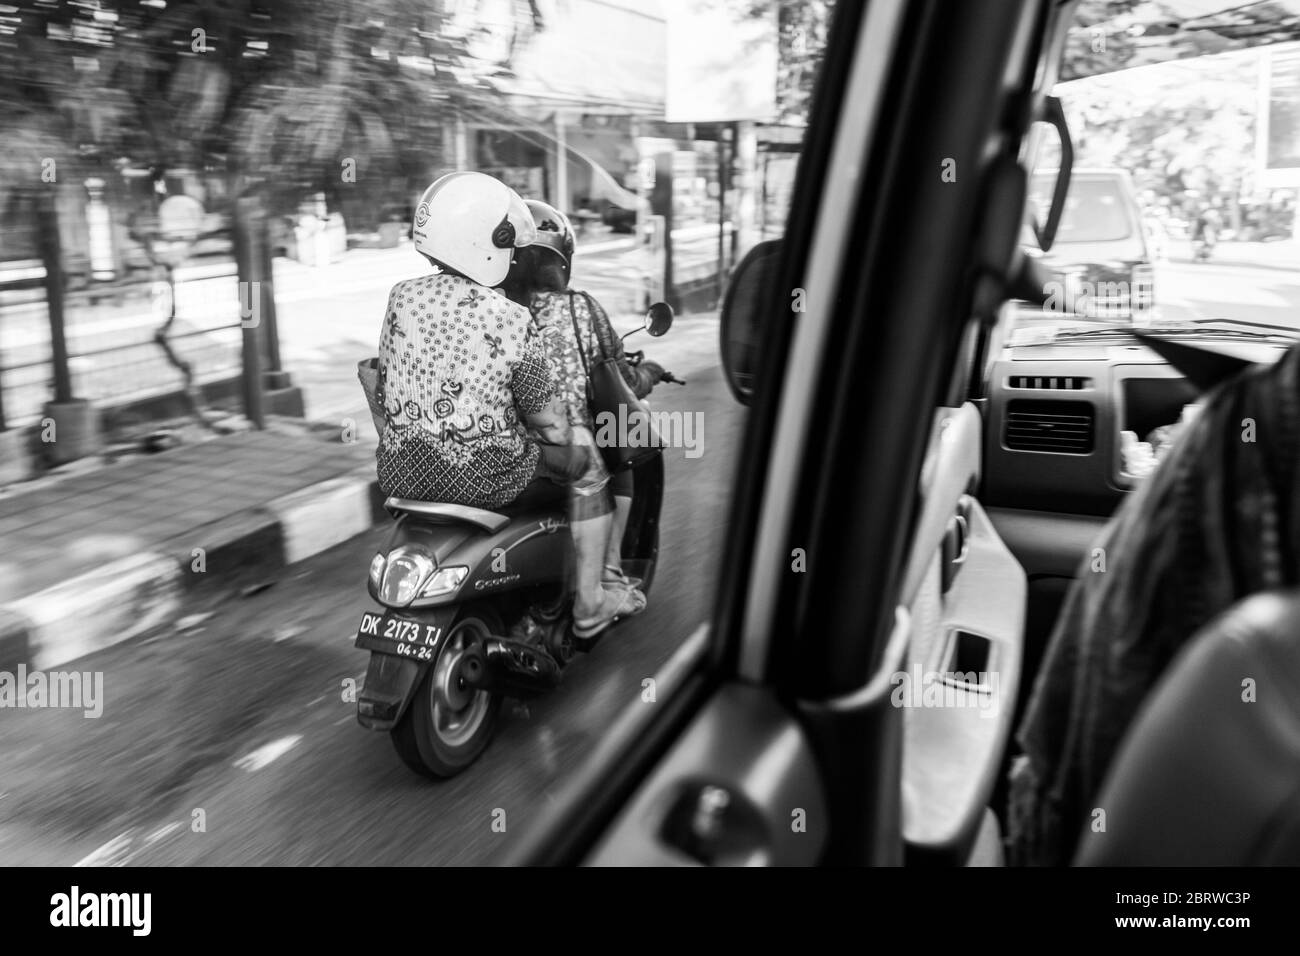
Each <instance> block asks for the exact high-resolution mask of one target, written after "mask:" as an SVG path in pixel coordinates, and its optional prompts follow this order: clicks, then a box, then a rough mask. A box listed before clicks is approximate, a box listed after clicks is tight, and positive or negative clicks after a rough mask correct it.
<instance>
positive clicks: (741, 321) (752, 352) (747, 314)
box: [719, 239, 781, 405]
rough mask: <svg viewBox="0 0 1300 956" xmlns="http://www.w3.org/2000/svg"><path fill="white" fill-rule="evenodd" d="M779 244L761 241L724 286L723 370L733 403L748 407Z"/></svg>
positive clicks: (771, 294)
mask: <svg viewBox="0 0 1300 956" xmlns="http://www.w3.org/2000/svg"><path fill="white" fill-rule="evenodd" d="M780 254H781V241H780V240H779V239H768V240H766V241H764V242H760V243H759V244H758V245H756V246H754V248H752V249H750V250H749V252H747V253H745V257H744V258H743V259H741V260H740V263H739V264H738V265H737V266H736V270H735V271H734V272H733V273H732V274H731V281H730V282H729V283H728V284H727V292H726V295H724V296H723V299H722V314H721V320H720V322H719V326H720V332H721V336H722V343H721V344H722V369H723V371H724V372H725V373H726V376H727V384H728V385H729V386H731V393H732V394H733V395H735V396H736V400H737V401H738V402H740V403H742V404H744V405H748V404H749V402H750V399H751V398H752V397H753V395H754V373H755V372H756V371H757V368H758V343H759V340H760V333H761V332H762V325H761V323H762V320H763V315H764V313H765V312H767V311H768V307H769V306H771V305H772V303H773V302H774V301H775V299H776V295H775V284H776V270H777V264H778V257H779V256H780Z"/></svg>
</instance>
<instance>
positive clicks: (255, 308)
mask: <svg viewBox="0 0 1300 956" xmlns="http://www.w3.org/2000/svg"><path fill="white" fill-rule="evenodd" d="M257 218H258V217H257V200H256V199H254V198H252V197H249V196H241V197H240V198H238V199H236V200H235V221H234V227H235V228H234V245H235V264H236V270H237V272H238V281H239V283H240V288H241V289H247V290H248V296H247V300H246V302H247V306H248V308H249V309H250V310H252V313H253V314H252V316H251V317H249V318H251V319H252V322H251V324H250V322H249V318H246V317H244V315H243V310H242V309H241V312H240V323H239V325H240V334H241V335H240V337H241V339H242V346H243V348H242V354H243V361H242V373H243V374H242V375H241V381H240V386H241V390H242V392H243V399H244V414H245V415H246V416H247V417H248V420H249V421H250V422H252V423H253V426H254V427H255V428H258V429H262V428H265V427H266V416H265V414H264V413H263V410H262V345H261V342H260V339H261V336H260V335H259V332H258V326H259V325H260V324H261V321H260V320H261V310H262V306H263V302H262V301H261V288H260V286H259V285H258V283H257V275H258V273H259V272H260V271H261V268H262V264H261V261H260V252H259V250H258V249H257V247H256V241H255V240H254V239H253V235H254V233H255V230H256V222H257ZM240 298H241V302H243V301H244V297H243V296H241V297H240Z"/></svg>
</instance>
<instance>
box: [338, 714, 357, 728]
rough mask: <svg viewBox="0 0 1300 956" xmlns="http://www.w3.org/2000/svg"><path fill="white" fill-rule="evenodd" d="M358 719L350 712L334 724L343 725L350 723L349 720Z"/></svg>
mask: <svg viewBox="0 0 1300 956" xmlns="http://www.w3.org/2000/svg"><path fill="white" fill-rule="evenodd" d="M356 719H357V718H356V717H355V716H353V715H352V714H348V715H347V716H346V717H340V718H339V719H338V720H336V721H334V726H335V727H342V726H343V725H344V724H346V723H348V722H349V721H353V720H356Z"/></svg>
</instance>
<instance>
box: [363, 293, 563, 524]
mask: <svg viewBox="0 0 1300 956" xmlns="http://www.w3.org/2000/svg"><path fill="white" fill-rule="evenodd" d="M379 377H380V392H381V398H382V402H383V407H384V429H383V434H382V435H381V437H380V442H379V450H378V452H377V461H378V470H379V486H380V488H381V489H382V490H383V492H384V493H385V494H386V495H393V496H397V497H402V498H414V499H418V500H423V501H445V502H451V503H454V504H463V505H470V506H472V507H477V508H497V507H501V506H502V505H505V504H507V503H509V502H510V501H513V500H514V499H515V498H516V497H518V495H519V493H520V492H522V491H523V489H524V487H525V486H526V485H527V484H528V483H529V481H531V480H532V478H533V476H534V473H535V471H536V468H537V459H538V449H537V445H536V444H535V443H534V442H533V441H531V440H530V439H529V438H528V436H527V434H526V432H525V429H524V425H523V422H522V421H521V418H522V417H523V416H527V415H534V414H536V413H538V412H540V411H541V410H542V409H544V408H545V407H546V406H547V405H548V404H549V403H550V401H551V399H552V398H553V396H554V394H555V383H554V379H553V377H552V375H551V372H550V369H549V366H548V365H547V362H546V358H545V356H544V355H543V353H542V351H541V348H540V345H539V343H538V342H537V340H536V338H535V337H534V333H533V330H532V326H531V319H530V316H529V314H528V311H527V310H526V309H524V308H522V307H520V306H518V305H515V304H514V303H513V302H511V301H510V300H509V299H507V298H506V297H505V296H503V295H501V294H500V293H499V292H497V291H495V290H492V289H488V288H486V287H484V286H481V285H478V284H476V283H474V282H471V281H469V280H468V279H465V278H462V277H460V276H453V275H430V276H423V277H420V278H417V279H407V280H405V281H403V282H399V283H398V284H397V285H395V286H394V287H393V290H392V292H391V293H389V297H388V311H387V314H386V317H385V319H384V330H383V333H382V335H381V337H380V340H379Z"/></svg>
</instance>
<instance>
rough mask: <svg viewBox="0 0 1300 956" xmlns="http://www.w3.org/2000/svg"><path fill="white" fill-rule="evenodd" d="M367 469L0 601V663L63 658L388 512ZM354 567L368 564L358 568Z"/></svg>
mask: <svg viewBox="0 0 1300 956" xmlns="http://www.w3.org/2000/svg"><path fill="white" fill-rule="evenodd" d="M385 517H386V516H385V514H384V510H383V497H382V495H381V494H380V492H379V485H378V482H377V481H376V480H375V478H374V470H373V468H371V467H369V466H367V467H366V468H365V469H364V470H361V469H359V470H358V471H357V472H354V473H352V474H348V475H343V476H340V477H338V478H330V479H328V480H326V481H322V482H318V483H317V484H314V485H309V486H308V487H306V488H303V489H302V490H300V491H296V492H292V493H291V494H288V495H285V496H283V497H281V498H277V499H276V500H274V501H272V502H270V503H268V504H267V505H265V506H263V507H261V508H256V509H252V510H249V511H243V512H240V513H238V514H235V515H231V516H229V517H227V518H222V519H220V520H218V521H214V522H211V523H209V524H206V525H200V526H199V527H197V528H195V529H194V530H193V531H192V532H189V533H187V534H185V535H182V536H178V537H175V538H172V539H171V540H169V541H166V542H163V543H161V544H160V545H159V546H158V547H157V549H156V550H153V551H148V552H143V553H140V554H134V555H131V556H130V557H126V558H120V559H118V560H115V561H111V562H109V563H107V564H104V565H102V566H100V567H98V568H95V569H94V570H92V571H87V572H85V573H83V574H79V575H77V576H76V577H74V578H70V579H68V580H66V581H63V582H60V583H59V584H55V585H52V586H50V587H48V588H45V589H44V590H42V591H38V592H37V593H35V594H32V595H29V596H27V597H24V598H18V599H15V600H11V601H8V602H5V603H3V604H0V670H8V669H12V668H14V667H16V666H17V665H18V664H26V665H27V666H28V667H29V668H31V669H35V670H45V669H49V668H53V667H59V666H61V665H63V664H66V663H68V662H70V661H74V660H76V659H78V658H80V657H84V656H86V655H87V654H91V653H94V652H95V651H99V650H103V649H104V648H106V647H112V646H113V645H115V644H120V643H122V642H123V641H127V640H130V639H131V638H133V637H137V636H139V635H140V634H143V633H145V632H146V631H148V630H149V629H150V628H153V627H156V626H157V625H159V624H161V623H163V622H164V621H166V620H167V619H168V617H169V616H171V615H174V614H175V613H176V612H177V611H178V610H179V609H180V607H181V603H182V599H183V598H184V596H185V595H186V594H187V593H188V592H191V591H194V590H196V589H198V588H204V587H212V586H213V584H212V582H219V583H220V584H221V585H222V586H223V587H231V586H235V587H248V586H252V585H254V584H256V583H259V582H265V581H266V579H267V578H268V577H269V576H271V575H273V574H274V572H276V571H279V570H282V569H283V568H286V567H288V566H289V565H292V564H295V563H297V562H299V561H302V560H304V559H306V558H309V557H311V556H312V555H314V554H319V553H320V552H321V551H325V550H328V549H329V548H332V547H334V546H335V545H337V544H341V543H342V542H344V541H346V540H348V539H349V538H352V537H354V536H355V535H358V534H361V533H363V532H365V531H367V530H369V529H370V528H372V527H374V526H375V525H376V524H379V523H381V522H382V521H383V520H385ZM357 573H358V574H362V573H364V570H362V569H359V570H358V572H357Z"/></svg>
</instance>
